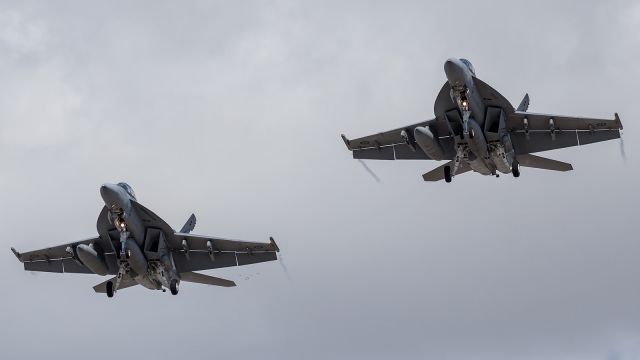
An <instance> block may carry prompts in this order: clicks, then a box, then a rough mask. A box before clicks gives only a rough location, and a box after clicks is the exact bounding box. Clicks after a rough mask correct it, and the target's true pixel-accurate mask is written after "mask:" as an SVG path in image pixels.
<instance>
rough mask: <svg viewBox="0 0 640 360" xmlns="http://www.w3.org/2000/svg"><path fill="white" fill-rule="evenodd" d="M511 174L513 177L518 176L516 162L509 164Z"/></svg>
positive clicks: (518, 167)
mask: <svg viewBox="0 0 640 360" xmlns="http://www.w3.org/2000/svg"><path fill="white" fill-rule="evenodd" d="M511 174H513V177H519V176H520V164H518V161H516V160H514V161H513V163H512V164H511Z"/></svg>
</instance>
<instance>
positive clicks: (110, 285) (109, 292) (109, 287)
mask: <svg viewBox="0 0 640 360" xmlns="http://www.w3.org/2000/svg"><path fill="white" fill-rule="evenodd" d="M107 297H110V298H112V297H113V282H111V281H107Z"/></svg>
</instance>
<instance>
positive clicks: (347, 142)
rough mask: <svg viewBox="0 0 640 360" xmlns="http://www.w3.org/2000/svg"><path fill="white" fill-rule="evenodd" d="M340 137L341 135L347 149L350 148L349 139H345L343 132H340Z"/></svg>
mask: <svg viewBox="0 0 640 360" xmlns="http://www.w3.org/2000/svg"><path fill="white" fill-rule="evenodd" d="M340 137H342V141H344V144H345V145H347V149H349V150H351V141H350V140H349V139H347V137H346V136H345V135H344V134H340Z"/></svg>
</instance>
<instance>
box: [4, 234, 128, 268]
mask: <svg viewBox="0 0 640 360" xmlns="http://www.w3.org/2000/svg"><path fill="white" fill-rule="evenodd" d="M101 242H102V239H101V238H100V237H95V238H91V239H87V240H82V241H76V242H73V243H69V244H64V245H58V246H53V247H49V248H44V249H40V250H33V251H28V252H25V253H19V252H18V251H16V249H14V248H11V251H13V254H14V255H15V256H16V257H17V258H18V260H20V262H21V263H23V264H24V269H25V270H27V271H44V272H56V273H78V274H93V271H91V270H89V269H88V268H87V267H86V266H84V265H83V264H82V262H80V260H79V259H78V257H77V254H76V250H75V248H76V246H78V245H79V244H85V245H89V244H91V243H96V244H98V245H100V246H101V247H103V245H102V244H101ZM103 248H104V247H103ZM106 251H109V250H106ZM104 257H105V261H106V263H107V268H108V270H109V274H115V273H117V268H118V266H117V261H116V256H115V254H114V253H113V252H110V253H108V252H105V254H104Z"/></svg>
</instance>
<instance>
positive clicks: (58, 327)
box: [0, 1, 640, 360]
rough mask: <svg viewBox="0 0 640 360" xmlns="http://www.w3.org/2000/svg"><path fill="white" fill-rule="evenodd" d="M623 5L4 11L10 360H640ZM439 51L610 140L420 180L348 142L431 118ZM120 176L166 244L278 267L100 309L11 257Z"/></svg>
mask: <svg viewBox="0 0 640 360" xmlns="http://www.w3.org/2000/svg"><path fill="white" fill-rule="evenodd" d="M639 33H640V4H638V3H637V2H634V1H609V2H607V3H602V2H593V3H591V4H588V3H585V2H578V1H575V2H558V1H536V2H514V1H496V2H492V3H490V4H484V3H482V4H481V3H480V2H476V1H458V2H455V3H453V2H439V3H435V2H434V3H432V4H426V3H423V2H399V1H398V2H387V1H349V2H344V1H335V2H332V1H322V2H287V1H272V2H269V1H255V2H249V1H243V2H233V3H231V2H226V1H220V2H215V1H201V2H198V1H190V2H180V3H178V2H152V1H148V2H144V1H139V2H125V1H123V2H97V1H96V2H80V1H78V2H64V1H56V2H28V1H27V2H24V1H15V2H12V1H3V3H2V5H1V6H0V165H1V166H2V169H3V175H2V176H0V194H1V199H2V204H3V206H2V207H0V219H1V220H0V221H1V224H2V227H3V230H4V234H3V237H2V240H0V245H1V247H2V248H4V249H5V250H6V251H5V253H4V254H5V255H4V256H2V257H0V271H2V273H3V274H4V275H5V276H4V277H3V279H4V284H3V291H2V293H3V296H2V297H0V305H1V306H0V308H2V309H3V310H2V311H1V312H0V323H1V324H2V326H1V327H0V346H1V347H2V349H3V358H7V359H12V358H36V357H38V358H42V357H44V356H47V357H48V358H51V359H67V358H87V357H89V356H91V358H93V359H113V358H114V357H118V356H124V357H125V358H130V357H133V356H136V355H141V356H145V357H149V356H150V354H152V355H153V356H154V357H155V358H157V359H173V358H186V356H189V358H193V359H204V358H211V356H218V357H220V358H235V359H255V358H268V359H275V358H278V359H301V358H303V359H327V358H345V359H347V358H349V359H389V358H396V359H425V358H432V359H524V360H528V359H542V358H544V359H605V360H627V359H640V312H639V311H638V309H639V306H638V305H639V304H640V281H639V279H640V261H638V259H639V257H640V242H639V240H640V239H639V238H638V230H637V214H638V211H637V204H638V200H639V197H638V192H637V184H638V181H639V180H640V176H639V175H640V171H639V167H638V164H639V163H640V162H639V160H638V159H640V157H639V155H638V154H639V152H640V146H639V145H638V144H639V142H640V135H638V131H639V130H638V125H637V121H638V119H639V118H640V111H639V110H638V106H637V104H638V101H637V84H638V81H639V80H640V66H639V65H638V58H640V37H639V36H638V34H639ZM448 57H466V58H468V59H470V60H471V61H472V62H473V64H474V66H475V68H476V71H477V75H478V76H479V77H480V78H481V79H483V80H485V81H486V82H488V83H489V84H491V85H493V86H494V87H495V88H496V89H498V90H499V91H500V92H502V94H503V95H505V96H506V97H507V98H508V99H509V100H511V102H512V103H513V104H514V105H517V104H518V103H519V102H520V100H521V98H522V96H523V95H524V93H525V92H529V94H530V96H531V106H530V110H531V111H536V112H547V113H558V114H569V115H582V116H592V117H604V118H613V112H614V111H617V112H619V113H620V117H621V119H622V121H623V123H624V125H625V130H624V140H625V146H626V154H627V161H626V164H625V162H624V161H623V159H622V158H621V155H620V152H621V149H620V143H619V142H618V141H611V142H607V143H600V144H594V145H589V146H586V147H581V148H572V149H565V150H560V151H554V152H550V153H548V154H546V155H545V156H549V157H552V158H555V159H558V160H562V161H569V162H571V163H572V164H573V165H574V168H575V171H573V172H570V173H553V172H545V171H541V170H534V169H522V176H521V177H520V178H518V179H514V178H512V177H510V176H502V177H500V178H499V179H495V178H491V177H482V176H480V175H477V174H470V175H465V176H460V177H457V178H456V179H455V181H454V183H452V184H445V183H435V184H426V183H424V182H423V181H422V178H421V176H420V175H421V174H422V173H424V172H426V171H428V170H430V169H431V168H433V167H436V166H438V164H437V163H435V162H411V161H407V162H373V161H371V162H368V166H369V167H370V168H371V169H372V170H373V171H375V173H376V174H377V175H378V176H379V177H380V179H381V183H378V182H376V181H375V180H374V179H373V178H372V177H371V176H370V175H369V174H368V173H367V172H366V170H365V169H364V168H363V167H362V166H361V164H359V163H358V162H357V161H355V160H353V159H351V155H350V153H348V152H347V151H346V149H345V147H344V144H343V143H342V140H341V139H340V136H339V135H340V133H342V132H344V133H346V134H347V135H348V136H350V137H357V136H360V135H366V134H369V133H372V132H377V131H382V130H386V129H390V128H394V127H398V126H402V125H406V124H410V123H415V122H418V121H421V120H425V119H427V118H431V117H432V116H433V101H434V100H435V96H436V95H437V92H438V90H439V89H440V87H441V86H442V84H443V83H444V81H445V77H444V72H443V68H442V67H443V63H444V61H445V59H446V58H448ZM108 181H112V182H116V181H127V182H129V183H130V184H131V185H132V186H133V187H134V189H135V190H136V192H137V195H138V198H139V200H140V201H141V202H142V203H143V204H145V205H146V206H147V207H149V208H151V209H153V210H154V211H156V212H157V213H158V214H159V215H160V216H162V217H164V218H165V220H167V221H168V222H169V223H170V224H171V225H173V226H174V227H175V228H179V227H180V226H181V225H182V223H183V222H184V221H185V220H186V219H187V217H188V216H189V215H190V214H191V212H194V213H195V214H196V215H197V216H198V225H197V227H196V231H195V232H196V233H199V234H210V235H219V236H226V237H233V238H240V239H247V240H262V241H267V240H268V236H269V235H273V236H274V237H275V238H276V239H277V241H278V244H279V245H280V247H281V249H282V256H283V258H284V259H283V261H284V264H285V265H286V268H287V269H288V276H287V274H286V273H285V271H284V270H283V268H282V266H280V265H279V264H278V263H267V264H258V265H254V266H248V267H242V268H234V269H223V270H219V271H214V272H209V273H210V274H213V275H216V276H221V277H227V278H229V279H232V280H235V281H236V282H237V283H238V287H237V288H233V289H224V288H214V287H205V286H200V285H195V284H186V283H185V284H183V286H182V287H181V292H180V295H179V296H177V297H173V296H170V295H168V294H162V293H159V292H151V291H147V290H145V289H143V288H133V289H127V290H126V291H122V292H119V293H118V294H117V296H116V297H115V298H114V299H110V300H109V299H107V298H106V296H103V295H97V294H94V293H93V290H92V289H91V286H93V285H95V284H97V283H99V282H101V281H103V280H104V279H103V278H100V277H98V276H91V275H61V274H46V273H38V274H34V273H28V272H25V271H23V270H22V266H21V265H20V264H19V263H18V262H17V261H16V259H15V258H14V257H13V256H12V255H11V252H10V251H9V247H10V246H15V247H16V248H17V249H18V250H22V251H26V250H30V249H35V248H41V247H46V246H51V245H57V244H60V243H64V242H69V241H74V240H79V239H83V238H86V237H90V236H93V235H94V234H95V221H96V218H97V215H98V213H99V211H100V208H101V206H102V205H101V203H100V201H101V200H100V197H99V193H98V187H99V185H100V184H101V183H103V182H108Z"/></svg>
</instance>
